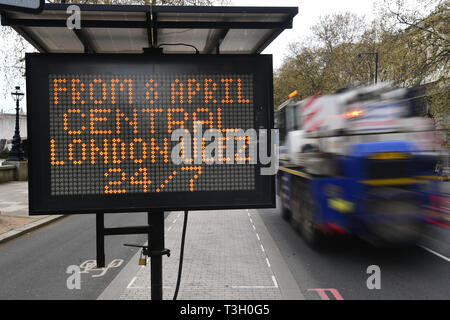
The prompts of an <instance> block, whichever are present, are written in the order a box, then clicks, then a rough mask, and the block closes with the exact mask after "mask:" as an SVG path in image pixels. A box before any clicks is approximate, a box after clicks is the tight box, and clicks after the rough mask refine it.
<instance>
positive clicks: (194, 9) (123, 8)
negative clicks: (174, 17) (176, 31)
mask: <svg viewBox="0 0 450 320" xmlns="http://www.w3.org/2000/svg"><path fill="white" fill-rule="evenodd" d="M69 5H71V3H66V4H60V3H46V4H45V5H44V10H64V11H66V9H67V7H68V6H69ZM77 5H78V6H79V7H80V9H81V11H120V12H147V11H149V10H150V5H107V4H77ZM152 9H153V12H170V13H246V14H252V13H254V14H257V13H268V14H274V13H285V14H290V15H293V16H295V15H296V14H297V13H298V7H234V6H231V7H224V6H152Z"/></svg>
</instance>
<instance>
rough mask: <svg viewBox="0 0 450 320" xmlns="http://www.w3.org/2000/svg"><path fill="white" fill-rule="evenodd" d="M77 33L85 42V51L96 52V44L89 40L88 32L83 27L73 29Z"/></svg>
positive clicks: (83, 42) (79, 38)
mask: <svg viewBox="0 0 450 320" xmlns="http://www.w3.org/2000/svg"><path fill="white" fill-rule="evenodd" d="M72 30H73V32H74V33H75V35H76V37H77V38H78V40H80V42H81V43H82V44H83V47H84V53H95V50H94V46H93V45H92V43H91V42H90V40H89V37H87V36H86V34H85V33H84V32H83V30H82V29H72Z"/></svg>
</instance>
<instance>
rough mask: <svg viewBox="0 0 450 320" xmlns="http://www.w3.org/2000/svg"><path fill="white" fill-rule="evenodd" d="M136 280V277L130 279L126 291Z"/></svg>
mask: <svg viewBox="0 0 450 320" xmlns="http://www.w3.org/2000/svg"><path fill="white" fill-rule="evenodd" d="M136 279H137V277H133V279H131V281H130V283H129V284H128V285H127V289H131V286H132V285H133V283H134V282H135V281H136Z"/></svg>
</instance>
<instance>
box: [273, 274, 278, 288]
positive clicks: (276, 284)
mask: <svg viewBox="0 0 450 320" xmlns="http://www.w3.org/2000/svg"><path fill="white" fill-rule="evenodd" d="M272 281H273V284H274V285H275V288H278V282H277V279H275V276H272Z"/></svg>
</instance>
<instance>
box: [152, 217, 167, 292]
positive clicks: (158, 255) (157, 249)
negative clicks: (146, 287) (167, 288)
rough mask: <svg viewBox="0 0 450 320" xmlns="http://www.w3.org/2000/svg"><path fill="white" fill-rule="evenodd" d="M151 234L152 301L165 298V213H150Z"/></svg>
mask: <svg viewBox="0 0 450 320" xmlns="http://www.w3.org/2000/svg"><path fill="white" fill-rule="evenodd" d="M148 224H149V225H150V233H149V235H148V240H149V242H148V246H149V254H150V263H151V266H150V279H151V296H152V297H151V298H152V300H162V298H163V270H162V256H163V254H164V252H165V249H164V211H157V212H153V213H150V212H149V213H148Z"/></svg>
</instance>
